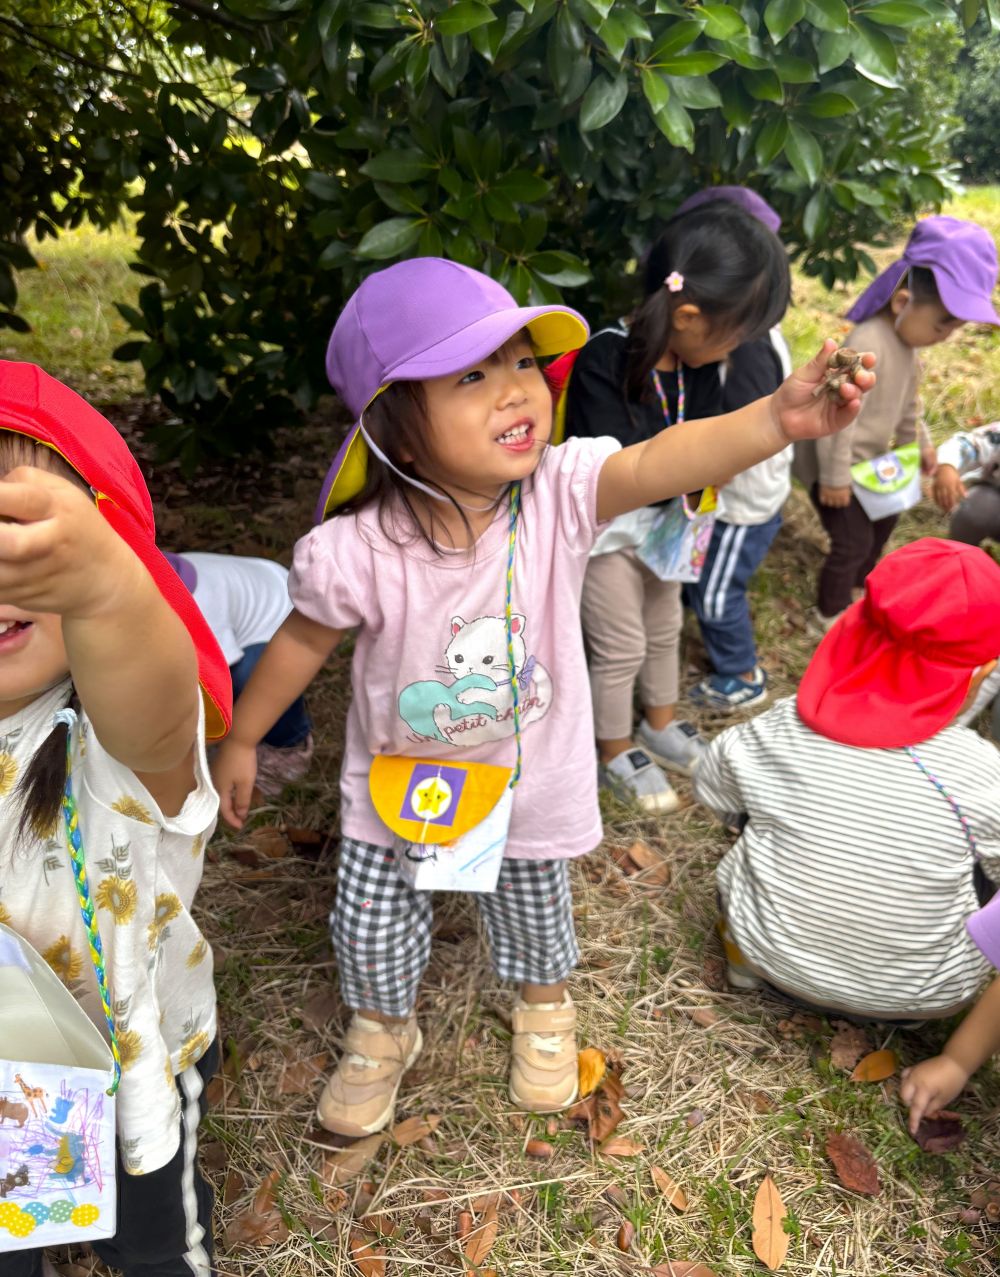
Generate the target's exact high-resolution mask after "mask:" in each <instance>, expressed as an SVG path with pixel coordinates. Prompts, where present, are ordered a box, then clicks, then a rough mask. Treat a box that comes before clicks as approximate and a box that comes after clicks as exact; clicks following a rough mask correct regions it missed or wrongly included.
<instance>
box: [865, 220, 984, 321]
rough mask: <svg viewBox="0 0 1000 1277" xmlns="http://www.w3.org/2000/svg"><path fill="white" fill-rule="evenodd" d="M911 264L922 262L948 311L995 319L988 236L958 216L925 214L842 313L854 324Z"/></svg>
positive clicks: (882, 300)
mask: <svg viewBox="0 0 1000 1277" xmlns="http://www.w3.org/2000/svg"><path fill="white" fill-rule="evenodd" d="M911 266H923V267H926V269H927V270H929V271H930V272H931V274H932V275H933V276H934V282H935V284H936V285H937V290H938V296H939V297H940V298H941V304H942V306H944V308H945V310H946V311H947V312H948V313H949V315H954V317H955V318H956V319H961V320H962V321H963V323H967V324H996V325H998V326H1000V315H998V314H997V312H996V311H995V310H994V308H993V290H994V288H996V283H997V250H996V245H995V244H994V242H993V237H992V236H991V235H990V234H989V232H988V231H985V230H983V228H982V227H981V226H977V225H976V224H975V222H966V221H963V220H962V219H961V218H958V217H925V218H923V220H922V221H919V222H917V224H916V226H914V228H913V230H912V231H911V232H910V238H909V239H908V240H907V241H906V247H905V248H904V249H903V256H902V257H901V258H900V259H899V261H898V262H893V264H892V265H891V266H890V267H889V268H888V269H887V270H884V271H883V272H882V274H881V275H879V276H878V277H877V278H876V279H875V280H874V281H873V282H872V283H871V284H869V286H868V288H867V289H866V290H865V291H864V292H863V293H862V294H861V296H860V297H859V298H858V300H857V301H856V302H855V303H854V305H853V306H852V307H851V309H850V310H849V311H848V312H847V318H848V319H850V320H852V321H853V322H854V323H856V324H859V323H861V321H862V320H863V319H868V318H870V317H871V316H872V315H876V314H878V312H879V311H880V310H881V309H882V308H883V306H885V305H886V304H887V302H888V301H889V299H890V298H891V297H892V295H893V293H894V292H895V291H896V289H897V288H899V287H900V285H901V284H905V276H906V273H907V271H908V270H909V269H910V267H911Z"/></svg>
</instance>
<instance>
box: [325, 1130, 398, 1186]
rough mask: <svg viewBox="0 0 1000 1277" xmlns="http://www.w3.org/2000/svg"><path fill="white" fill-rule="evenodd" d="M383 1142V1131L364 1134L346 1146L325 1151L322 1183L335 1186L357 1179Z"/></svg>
mask: <svg viewBox="0 0 1000 1277" xmlns="http://www.w3.org/2000/svg"><path fill="white" fill-rule="evenodd" d="M384 1143H385V1134H384V1133H380V1134H378V1135H366V1136H365V1138H364V1139H363V1140H357V1141H356V1142H355V1143H354V1144H349V1145H348V1147H347V1148H341V1149H336V1150H335V1151H333V1152H330V1153H327V1154H326V1156H325V1157H324V1158H323V1172H322V1173H323V1182H324V1184H326V1185H328V1186H331V1187H335V1188H337V1187H340V1186H341V1185H343V1184H349V1183H350V1182H351V1180H353V1179H357V1177H358V1176H359V1175H360V1174H361V1173H362V1172H363V1171H364V1169H365V1167H366V1166H367V1165H368V1163H369V1162H370V1161H371V1160H372V1158H373V1157H375V1155H376V1154H377V1153H378V1151H379V1149H380V1148H381V1147H382V1145H383V1144H384Z"/></svg>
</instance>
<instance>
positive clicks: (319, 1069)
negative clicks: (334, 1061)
mask: <svg viewBox="0 0 1000 1277" xmlns="http://www.w3.org/2000/svg"><path fill="white" fill-rule="evenodd" d="M329 1062H330V1057H329V1056H328V1055H327V1053H326V1052H325V1051H321V1052H320V1054H319V1055H313V1056H311V1057H310V1058H309V1059H308V1060H298V1061H297V1062H296V1063H295V1064H286V1065H285V1067H284V1069H283V1070H282V1073H281V1077H280V1078H279V1079H278V1094H279V1095H305V1094H307V1093H308V1092H309V1091H312V1090H313V1088H314V1087H315V1085H316V1083H317V1081H318V1080H319V1078H321V1077H322V1076H323V1073H324V1072H325V1070H326V1066H327V1064H329Z"/></svg>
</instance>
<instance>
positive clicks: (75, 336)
mask: <svg viewBox="0 0 1000 1277" xmlns="http://www.w3.org/2000/svg"><path fill="white" fill-rule="evenodd" d="M28 248H29V249H30V250H31V252H32V253H33V254H34V255H35V257H36V258H37V260H38V264H39V267H38V269H37V270H28V271H22V272H20V274H19V275H18V280H17V283H18V288H19V290H20V306H19V311H20V314H21V315H23V316H24V318H25V319H26V320H27V321H28V323H29V324H31V329H32V331H31V332H30V333H12V332H10V331H8V330H7V329H3V330H0V352H2V354H3V358H5V359H24V360H29V361H30V362H32V363H37V364H41V365H42V367H43V368H45V369H46V370H47V371H48V372H50V373H52V374H53V376H55V377H59V378H61V379H62V380H65V381H69V382H72V383H73V385H75V386H76V387H77V388H78V389H79V390H81V391H82V392H84V393H85V394H87V396H88V397H89V398H93V399H95V400H97V401H98V402H99V403H116V402H118V401H120V400H122V399H125V398H127V397H128V396H129V395H132V394H138V393H140V392H141V390H142V369H141V368H140V366H139V365H138V364H137V363H131V364H120V363H117V362H116V361H115V360H113V359H112V358H111V352H112V351H113V350H114V349H115V347H116V346H119V345H121V343H122V342H123V341H126V340H127V339H128V336H129V328H128V325H127V324H126V323H125V321H124V319H122V317H121V315H119V314H118V311H117V310H116V309H115V305H114V303H115V302H116V301H120V302H127V303H130V304H132V305H134V304H135V299H136V295H137V294H138V292H139V289H140V288H141V287H142V283H143V280H142V279H141V278H140V276H138V275H136V274H135V272H134V271H131V270H129V263H130V262H131V261H133V260H134V259H135V248H136V238H135V234H134V232H133V231H132V228H131V227H130V226H128V225H125V224H121V225H118V226H115V227H113V228H112V229H111V230H107V231H99V230H97V229H96V228H95V227H92V226H81V227H80V228H79V229H78V230H75V231H69V232H67V233H66V234H64V235H60V236H59V238H58V239H46V240H43V241H42V243H40V244H39V243H36V242H35V241H34V240H33V239H31V238H30V237H29V239H28Z"/></svg>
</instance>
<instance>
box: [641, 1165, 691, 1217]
mask: <svg viewBox="0 0 1000 1277" xmlns="http://www.w3.org/2000/svg"><path fill="white" fill-rule="evenodd" d="M649 1173H650V1175H652V1177H653V1183H654V1184H655V1185H656V1187H657V1188H658V1189H659V1190H660V1192H661V1193H662V1194H663V1196H664V1197H665V1198H666V1200H667V1202H668V1204H669V1205H671V1206H673V1208H674V1210H680V1211H685V1210H687V1208H688V1205H689V1203H688V1199H687V1194H686V1193H685V1192H684V1190H683V1189H682V1188H681V1186H680V1185H679V1184H678V1183H677V1182H676V1181H675V1180H673V1179H671V1178H670V1176H669V1175H668V1174H667V1172H666V1171H665V1170H663V1169H662V1167H659V1166H651V1167H650V1168H649Z"/></svg>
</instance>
